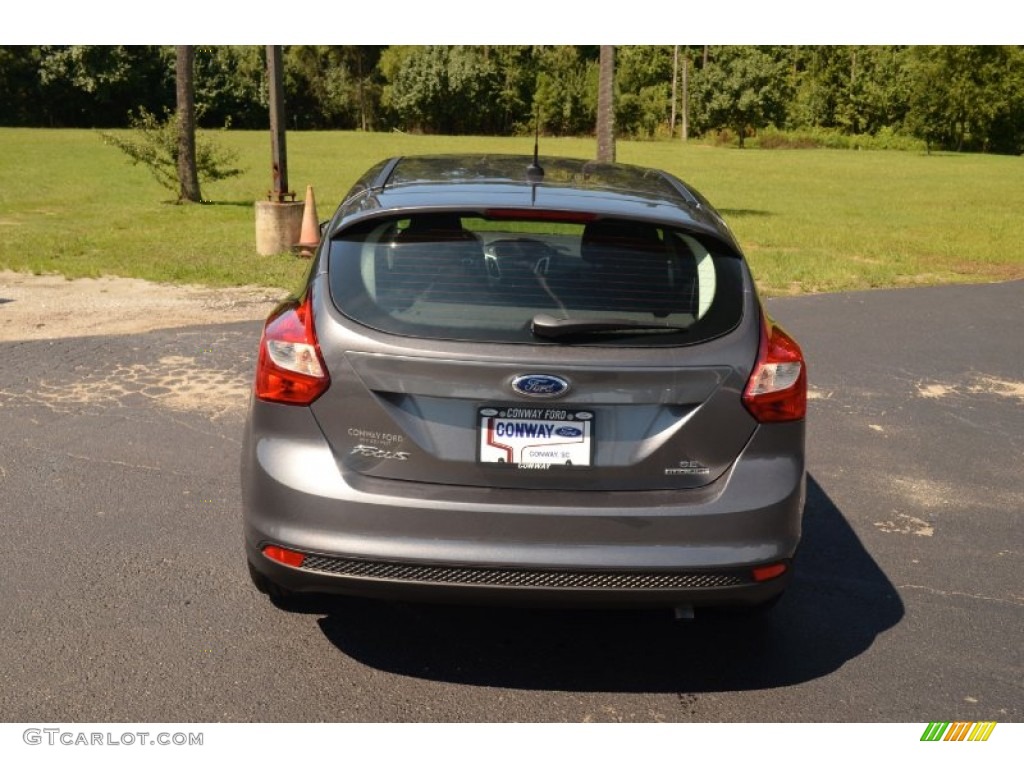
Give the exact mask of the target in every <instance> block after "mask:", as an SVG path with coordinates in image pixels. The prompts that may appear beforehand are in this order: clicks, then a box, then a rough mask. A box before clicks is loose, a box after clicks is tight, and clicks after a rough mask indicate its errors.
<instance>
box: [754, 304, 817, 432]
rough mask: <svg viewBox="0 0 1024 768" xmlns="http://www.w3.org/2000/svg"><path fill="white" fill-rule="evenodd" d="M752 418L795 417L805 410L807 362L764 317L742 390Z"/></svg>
mask: <svg viewBox="0 0 1024 768" xmlns="http://www.w3.org/2000/svg"><path fill="white" fill-rule="evenodd" d="M743 404H744V405H745V406H746V407H747V410H748V411H750V413H751V415H753V417H754V418H755V419H757V420H758V421H761V422H767V421H797V420H798V419H802V418H804V416H805V415H806V414H807V366H806V365H805V364H804V355H803V352H801V351H800V345H799V344H797V343H796V342H795V341H793V339H791V338H790V337H789V335H788V334H787V333H786V332H785V331H783V330H782V329H781V328H780V327H779V326H777V325H775V324H774V323H773V322H772V321H771V320H769V319H768V318H767V317H762V321H761V344H760V347H759V348H758V352H757V361H756V362H755V363H754V370H753V372H752V373H751V374H750V380H749V381H748V382H747V388H746V390H744V392H743Z"/></svg>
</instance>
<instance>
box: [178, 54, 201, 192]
mask: <svg viewBox="0 0 1024 768" xmlns="http://www.w3.org/2000/svg"><path fill="white" fill-rule="evenodd" d="M195 58H196V52H195V46H191V45H176V46H174V80H175V92H176V97H177V104H178V114H177V119H178V120H177V122H178V201H179V202H185V203H198V202H200V201H201V200H202V195H201V194H200V192H199V172H198V170H197V168H196V102H195V88H194V84H193V78H194V73H195Z"/></svg>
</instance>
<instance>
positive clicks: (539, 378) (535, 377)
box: [512, 373, 569, 397]
mask: <svg viewBox="0 0 1024 768" xmlns="http://www.w3.org/2000/svg"><path fill="white" fill-rule="evenodd" d="M512 389H513V390H515V391H516V392H518V393H519V394H520V395H526V396H527V397H558V396H559V395H564V394H565V393H566V392H568V391H569V382H568V381H566V380H565V379H563V378H562V377H560V376H551V375H550V374H547V373H527V374H525V375H523V376H516V377H515V378H514V379H512Z"/></svg>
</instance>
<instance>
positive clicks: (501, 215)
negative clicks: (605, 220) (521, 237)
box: [484, 208, 597, 224]
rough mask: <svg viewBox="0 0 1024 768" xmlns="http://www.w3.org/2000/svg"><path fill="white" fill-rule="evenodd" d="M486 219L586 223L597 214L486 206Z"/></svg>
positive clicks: (592, 219)
mask: <svg viewBox="0 0 1024 768" xmlns="http://www.w3.org/2000/svg"><path fill="white" fill-rule="evenodd" d="M484 218H487V219H498V220H501V219H516V220H518V221H556V222H561V223H564V224H587V223H589V222H591V221H594V220H595V219H596V218H597V216H596V215H595V214H593V213H579V212H576V211H538V210H531V209H530V208H488V209H487V210H485V211H484Z"/></svg>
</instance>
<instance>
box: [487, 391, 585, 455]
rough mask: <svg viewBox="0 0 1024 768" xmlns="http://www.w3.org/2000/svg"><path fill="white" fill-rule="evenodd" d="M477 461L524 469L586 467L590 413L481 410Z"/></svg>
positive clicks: (521, 408)
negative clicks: (559, 466)
mask: <svg viewBox="0 0 1024 768" xmlns="http://www.w3.org/2000/svg"><path fill="white" fill-rule="evenodd" d="M478 424H479V425H480V436H479V441H478V444H479V446H480V462H481V463H482V464H509V465H512V466H521V467H526V468H531V467H538V468H540V467H543V468H544V469H547V468H548V467H549V466H557V465H563V466H566V465H571V466H574V467H589V466H590V464H591V457H592V456H593V454H594V440H593V432H594V414H593V413H592V412H591V411H582V410H576V409H566V408H531V407H527V406H505V407H500V408H497V407H496V408H481V409H480V410H479V412H478Z"/></svg>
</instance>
